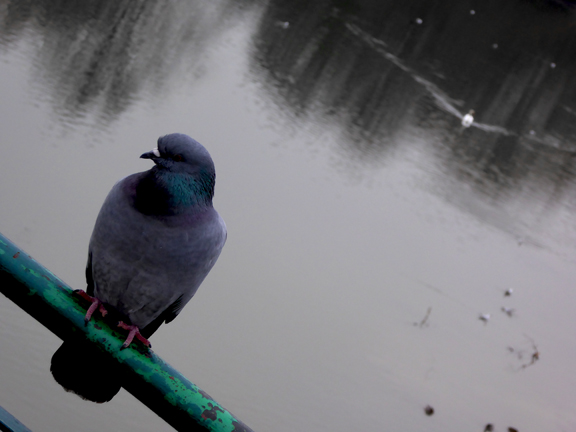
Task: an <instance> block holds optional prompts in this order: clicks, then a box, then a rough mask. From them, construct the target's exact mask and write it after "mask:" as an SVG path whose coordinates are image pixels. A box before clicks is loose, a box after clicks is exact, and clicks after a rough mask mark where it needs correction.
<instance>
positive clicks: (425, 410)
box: [424, 405, 434, 416]
mask: <svg viewBox="0 0 576 432" xmlns="http://www.w3.org/2000/svg"><path fill="white" fill-rule="evenodd" d="M424 412H425V413H426V415H427V416H431V415H432V414H434V408H432V407H431V406H430V405H426V408H424Z"/></svg>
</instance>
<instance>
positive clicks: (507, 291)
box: [504, 288, 514, 297]
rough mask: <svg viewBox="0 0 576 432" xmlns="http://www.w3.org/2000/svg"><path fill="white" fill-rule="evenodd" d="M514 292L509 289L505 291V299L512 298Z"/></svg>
mask: <svg viewBox="0 0 576 432" xmlns="http://www.w3.org/2000/svg"><path fill="white" fill-rule="evenodd" d="M513 292H514V288H508V289H507V290H506V291H504V297H510V296H511V295H512V293H513Z"/></svg>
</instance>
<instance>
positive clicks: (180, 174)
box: [140, 133, 216, 205]
mask: <svg viewBox="0 0 576 432" xmlns="http://www.w3.org/2000/svg"><path fill="white" fill-rule="evenodd" d="M140 157H141V158H143V159H151V160H152V161H153V162H154V163H155V164H156V166H155V167H154V168H152V173H153V174H154V178H155V179H156V180H155V183H156V186H155V187H160V188H161V189H164V190H165V191H166V193H167V194H168V196H170V202H171V203H172V204H174V205H176V204H178V205H180V204H192V203H195V202H211V201H212V196H213V195H214V183H215V178H216V171H215V169H214V162H213V161H212V158H211V157H210V153H208V150H206V149H205V148H204V146H203V145H202V144H200V143H199V142H198V141H196V140H194V139H192V138H190V137H189V136H188V135H184V134H179V133H174V134H170V135H164V136H163V137H160V138H158V147H156V148H155V149H154V150H152V151H149V152H147V153H144V154H143V155H142V156H140Z"/></svg>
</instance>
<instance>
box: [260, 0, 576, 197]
mask: <svg viewBox="0 0 576 432" xmlns="http://www.w3.org/2000/svg"><path fill="white" fill-rule="evenodd" d="M278 22H282V23H284V22H287V23H289V24H290V25H289V26H279V25H276V24H277V23H278ZM575 42H576V28H575V27H574V26H573V18H572V16H571V15H569V14H568V13H567V12H566V11H563V10H560V9H557V8H546V7H544V6H542V5H540V6H538V7H536V6H535V5H534V4H531V3H528V2H524V1H516V2H511V3H508V4H502V3H501V2H497V1H490V2H482V4H474V2H457V1H452V2H444V3H441V4H440V3H434V4H432V3H430V2H425V1H421V2H419V3H414V2H410V3H402V2H393V1H388V2H385V4H381V3H378V4H376V2H369V1H364V2H357V3H356V7H354V8H350V7H349V4H348V3H346V2H339V1H324V2H320V3H319V2H314V3H309V2H296V3H295V2H291V3H290V6H286V3H285V2H280V1H272V2H270V3H269V7H268V9H267V11H266V12H265V14H264V18H263V20H262V23H261V27H260V29H259V31H258V34H257V35H256V37H255V42H254V44H255V46H256V48H257V49H256V51H255V57H256V61H257V65H258V66H255V67H254V70H255V72H256V73H257V74H259V75H260V76H261V77H262V80H263V81H265V82H267V83H268V84H269V87H270V92H271V93H273V94H274V95H275V97H276V98H277V100H278V103H279V104H281V105H283V104H286V103H287V104H288V105H289V107H290V109H291V111H292V113H293V115H294V116H295V117H296V118H302V117H306V116H309V117H313V118H315V119H316V118H319V117H320V118H322V119H323V120H324V121H326V119H333V121H334V122H338V123H339V124H340V125H341V127H342V129H343V133H344V135H345V139H344V141H345V142H346V143H349V145H350V148H349V150H350V152H351V154H352V155H353V156H354V157H356V158H360V159H362V160H365V161H368V160H371V159H373V158H374V157H376V156H378V155H382V154H385V153H387V152H390V150H391V149H393V148H394V147H397V146H398V145H400V141H402V145H406V144H407V142H410V141H412V142H413V143H416V142H422V140H423V141H425V144H426V149H425V151H426V152H427V153H431V154H433V157H434V158H435V159H436V161H437V163H436V164H437V165H438V166H437V170H438V171H439V172H440V173H441V175H442V176H444V177H446V176H445V175H446V174H449V176H447V179H448V181H452V182H453V183H461V182H465V183H466V184H468V185H469V186H470V187H471V188H472V189H473V190H475V191H477V192H479V193H481V195H482V196H485V198H490V199H492V200H495V201H496V203H498V202H501V201H509V200H510V199H511V197H512V196H517V195H518V194H519V193H522V191H529V193H530V194H534V193H535V191H536V192H537V193H538V194H541V195H544V196H546V197H547V198H546V199H545V200H544V202H545V206H548V205H549V203H550V202H555V201H558V200H561V199H565V198H566V197H565V192H566V190H567V187H568V186H572V185H573V182H574V174H575V171H574V157H575V155H576V145H575V144H574V138H575V137H576V117H575V114H576V104H575V102H574V101H575V100H576V98H575V97H574V96H576V95H575V92H576V80H574V79H573V78H572V74H571V70H572V69H573V67H574V63H575V61H574V57H573V55H572V52H573V48H574V47H575V46H576V43H575ZM471 108H473V109H474V110H475V116H474V123H473V124H472V125H471V127H470V128H469V129H466V130H465V129H464V128H463V127H462V126H461V120H462V118H463V115H464V114H465V113H466V112H468V111H469V110H470V109H471ZM407 134H408V136H409V137H410V138H411V139H408V140H407V139H406V135H407ZM400 137H402V138H401V139H400ZM431 144H432V145H431ZM450 179H452V180H450ZM454 180H455V181H454ZM540 201H541V200H540ZM541 202H542V201H541Z"/></svg>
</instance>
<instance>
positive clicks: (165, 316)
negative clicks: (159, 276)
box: [140, 296, 184, 338]
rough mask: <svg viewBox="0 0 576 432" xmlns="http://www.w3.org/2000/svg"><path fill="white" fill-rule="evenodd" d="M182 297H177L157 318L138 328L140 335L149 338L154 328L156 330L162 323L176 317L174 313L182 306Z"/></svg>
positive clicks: (176, 313) (177, 312) (178, 311)
mask: <svg viewBox="0 0 576 432" xmlns="http://www.w3.org/2000/svg"><path fill="white" fill-rule="evenodd" d="M182 299H183V296H180V297H178V299H176V301H175V302H174V303H172V304H171V305H170V306H169V307H168V308H167V309H166V310H165V311H164V312H163V313H162V314H161V315H160V316H159V317H158V318H156V319H155V320H154V321H152V322H151V323H150V324H148V325H147V326H146V327H144V328H143V329H140V333H141V334H142V336H144V337H145V338H149V337H150V336H152V334H154V332H156V330H158V328H159V327H160V326H161V325H162V324H164V323H169V322H170V321H172V320H173V319H174V318H176V315H178V314H179V313H180V311H181V310H182V308H183V307H184V303H183V301H182Z"/></svg>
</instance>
